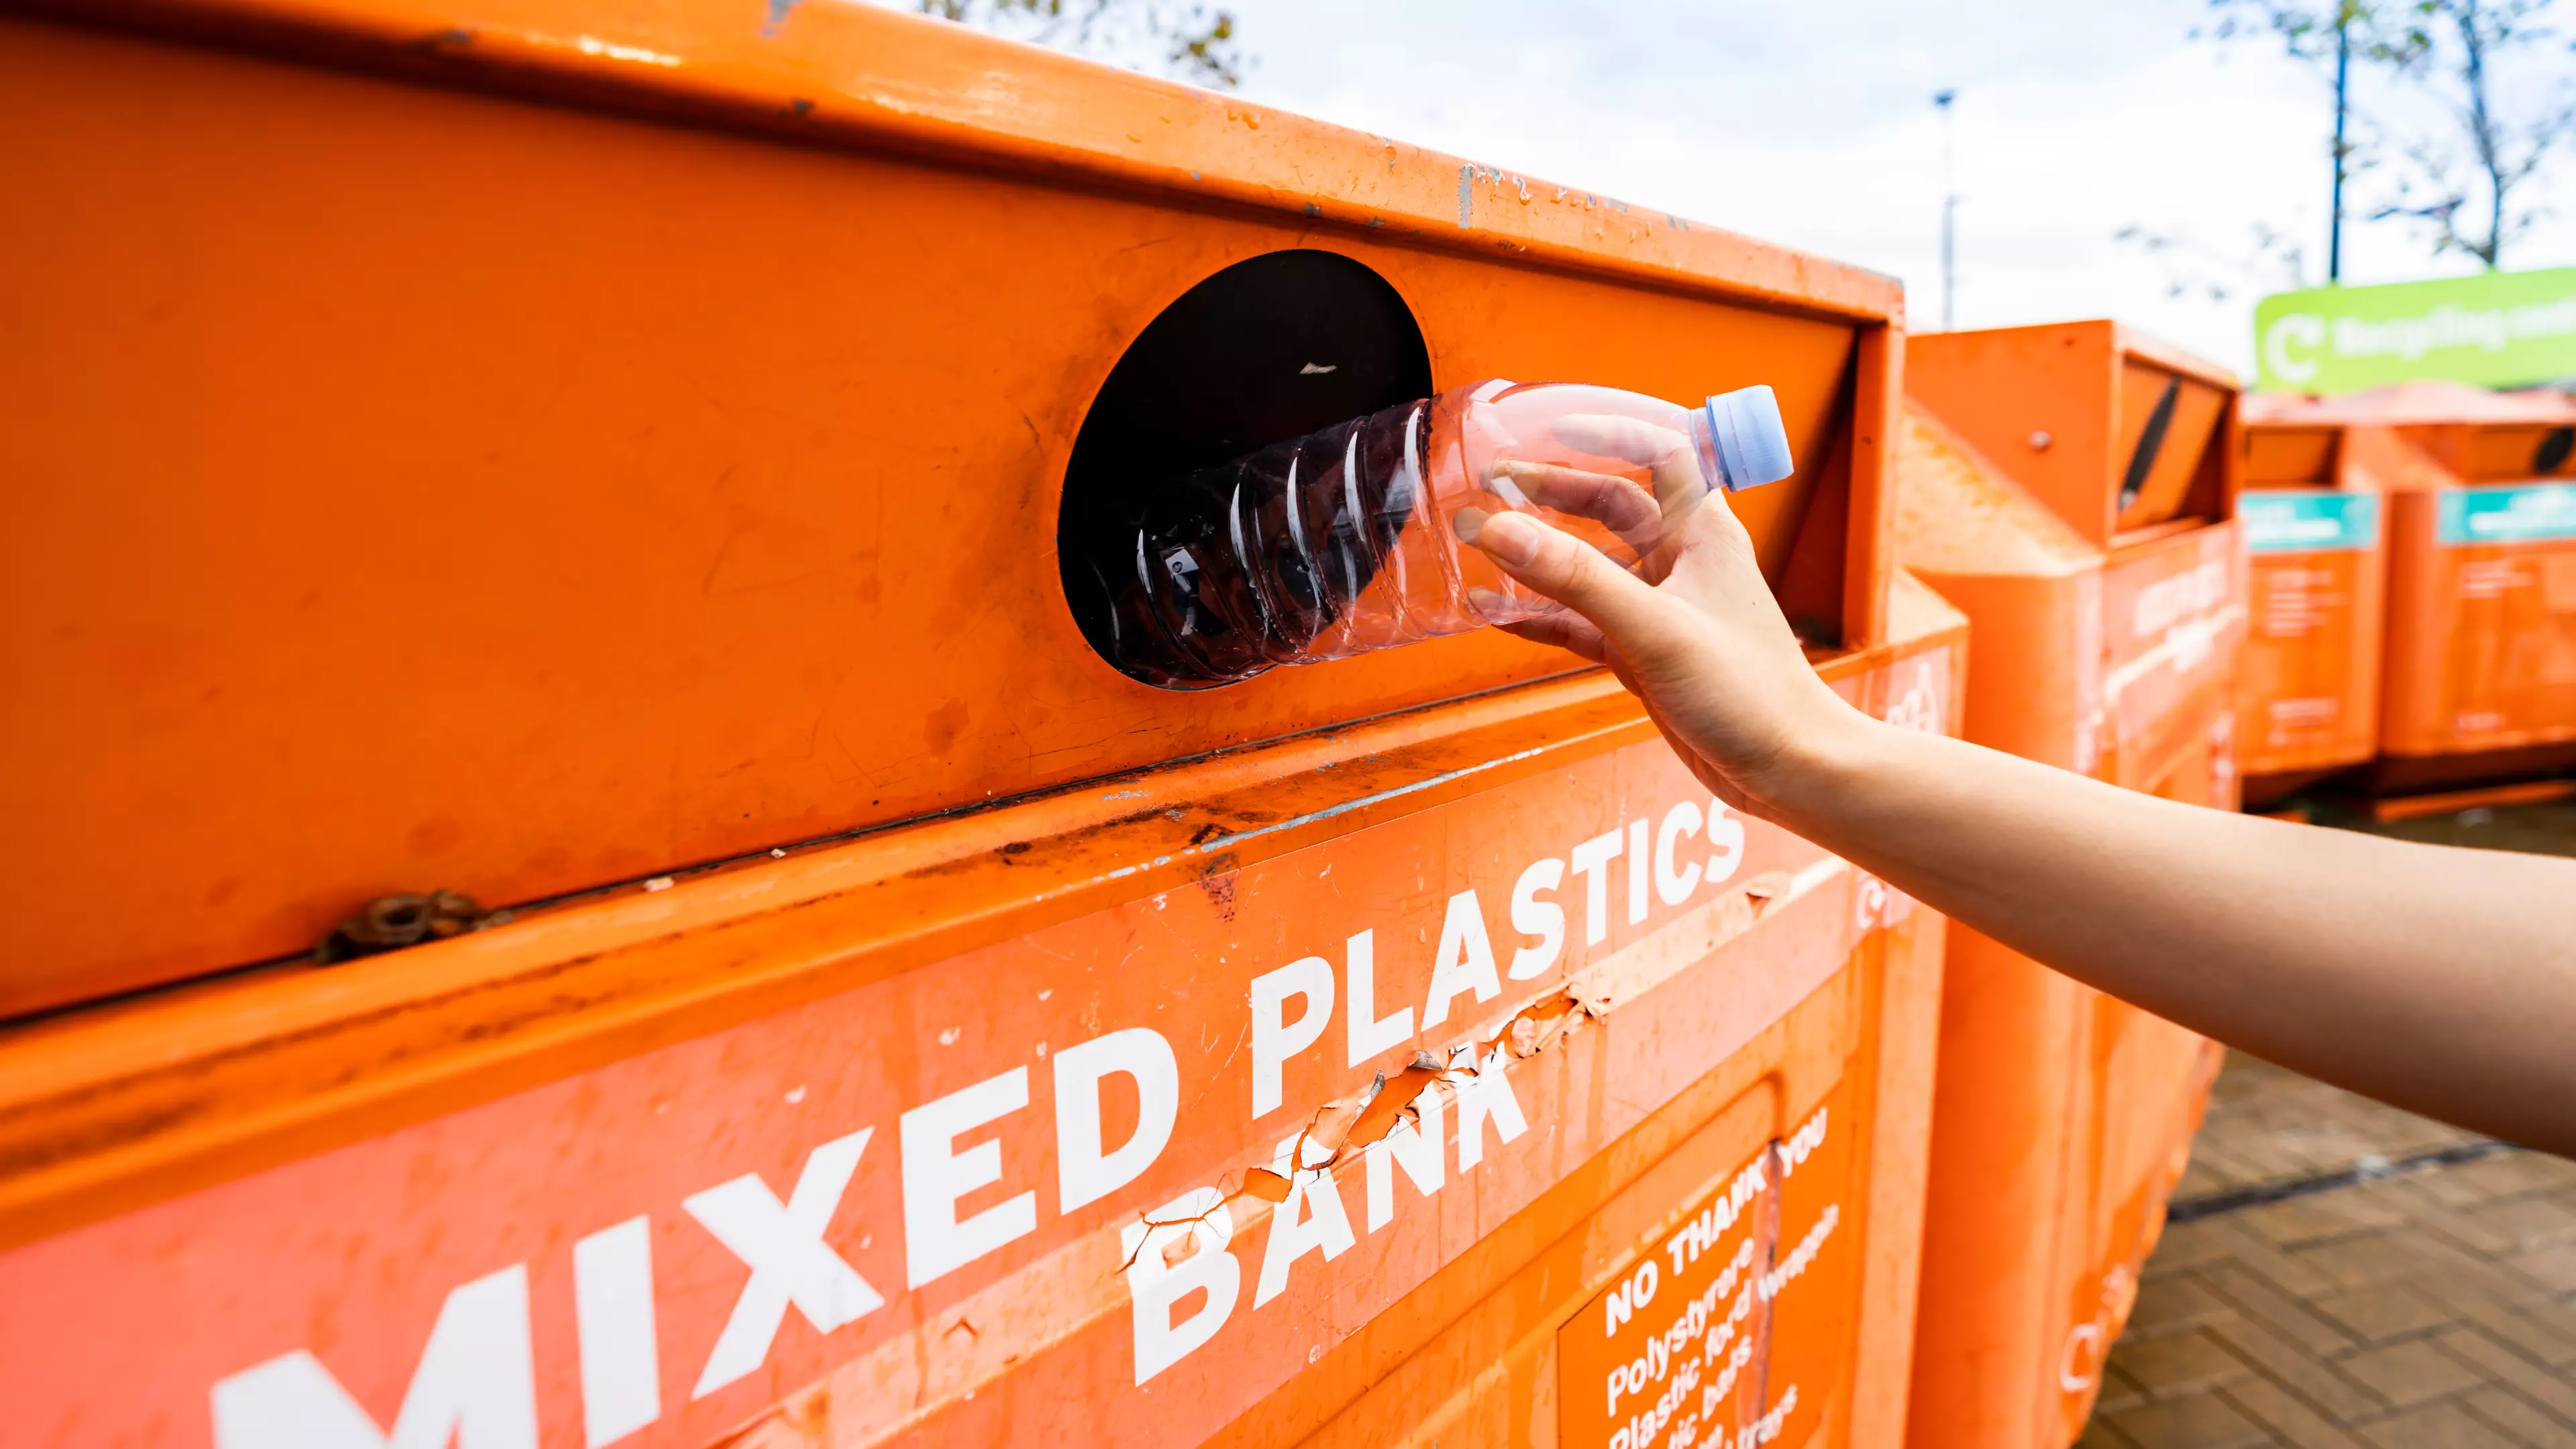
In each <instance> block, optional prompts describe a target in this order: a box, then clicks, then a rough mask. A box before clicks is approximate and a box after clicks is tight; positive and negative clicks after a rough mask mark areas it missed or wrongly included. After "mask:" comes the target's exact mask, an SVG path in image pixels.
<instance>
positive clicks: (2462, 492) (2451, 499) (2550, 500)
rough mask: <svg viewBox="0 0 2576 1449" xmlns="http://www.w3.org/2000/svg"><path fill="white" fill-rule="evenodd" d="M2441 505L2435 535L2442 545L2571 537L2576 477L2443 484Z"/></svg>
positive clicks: (2575, 525)
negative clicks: (2574, 480)
mask: <svg viewBox="0 0 2576 1449" xmlns="http://www.w3.org/2000/svg"><path fill="white" fill-rule="evenodd" d="M2441 506H2442V512H2441V520H2440V525H2439V528H2440V533H2439V537H2440V539H2441V541H2442V544H2443V546H2444V547H2446V548H2456V547H2458V546H2460V545H2461V544H2470V543H2540V542H2544V541H2546V540H2549V539H2556V538H2576V483H2514V484H2507V485H2505V486H2503V487H2497V488H2446V489H2444V490H2442V505H2441Z"/></svg>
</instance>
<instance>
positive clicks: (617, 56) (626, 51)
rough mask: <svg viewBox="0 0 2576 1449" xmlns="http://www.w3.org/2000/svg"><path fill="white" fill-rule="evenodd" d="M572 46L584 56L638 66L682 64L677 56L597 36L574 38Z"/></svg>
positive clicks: (578, 36)
mask: <svg viewBox="0 0 2576 1449" xmlns="http://www.w3.org/2000/svg"><path fill="white" fill-rule="evenodd" d="M572 46H573V49H575V50H578V51H580V52H581V53H582V54H584V55H595V56H600V57H603V58H605V59H608V60H623V61H631V62H633V63H635V64H637V65H658V66H664V67H672V66H677V65H678V64H679V63H680V58H679V57H678V56H676V55H665V54H663V53H662V52H661V51H658V50H646V49H645V48H644V47H642V46H640V45H619V44H617V43H616V42H614V41H609V40H602V39H600V38H599V37H598V36H595V35H577V36H574V37H573V42H572Z"/></svg>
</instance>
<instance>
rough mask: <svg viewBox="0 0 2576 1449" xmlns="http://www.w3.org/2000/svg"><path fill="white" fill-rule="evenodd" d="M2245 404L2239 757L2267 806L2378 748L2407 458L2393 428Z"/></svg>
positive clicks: (2251, 792) (2249, 785) (2249, 792)
mask: <svg viewBox="0 0 2576 1449" xmlns="http://www.w3.org/2000/svg"><path fill="white" fill-rule="evenodd" d="M2240 411H2241V413H2242V415H2243V425H2244V461H2243V464H2242V468H2241V473H2240V480H2239V481H2240V487H2241V491H2240V492H2239V493H2238V494H2237V499H2236V511H2237V526H2238V527H2239V528H2240V529H2241V530H2242V531H2243V533H2244V535H2245V552H2246V599H2247V606H2246V613H2247V619H2246V639H2245V662H2244V673H2243V675H2242V679H2241V687H2240V689H2239V692H2238V698H2237V718H2238V721H2239V735H2238V739H2237V750H2238V761H2237V764H2238V767H2239V769H2240V770H2241V771H2242V772H2243V787H2242V788H2243V792H2244V796H2245V800H2246V803H2248V804H2249V805H2259V804H2264V803H2267V802H2269V801H2273V800H2277V799H2280V798H2282V797H2284V796H2287V795H2289V794H2292V793H2294V792H2296V791H2298V790H2301V789H2305V788H2307V787H2308V786H2310V785H2313V784H2315V783H2317V782H2318V781H2320V780H2323V779H2325V778H2326V777H2328V776H2331V775H2334V774H2336V773H2338V772H2340V771H2344V770H2348V769H2351V768H2353V767H2355V766H2359V765H2366V764H2368V763H2369V762H2370V760H2371V759H2372V757H2373V756H2375V755H2376V754H2378V752H2379V685H2380V643H2381V636H2382V623H2383V620H2384V618H2385V607H2386V606H2385V603H2384V595H2385V593H2386V589H2387V574H2388V550H2387V546H2386V536H2385V533H2384V532H2383V527H2384V520H2385V518H2386V516H2387V505H2386V499H2385V495H2386V494H2387V493H2388V491H2389V490H2390V489H2391V488H2392V487H2394V486H2397V485H2398V484H2399V483H2400V482H2401V481H2402V479H2403V478H2404V476H2405V474H2406V472H2407V469H2406V466H2405V463H2406V460H2405V458H2404V457H2403V454H2402V448H2403V445H2402V444H2401V443H2400V442H2399V440H2398V439H2397V437H2396V436H2395V434H2394V433H2393V432H2391V431H2390V430H2389V429H2387V428H2384V427H2377V426H2372V425H2369V424H2353V425H2338V424H2335V423H2328V422H2319V421H2315V420H2313V419H2303V418H2299V417H2297V416H2296V410H2295V408H2292V409H2283V408H2282V407H2281V406H2280V405H2279V404H2278V403H2277V402H2276V401H2275V399H2273V398H2270V397H2266V396H2253V397H2248V398H2246V399H2245V400H2244V404H2243V406H2242V408H2241V409H2240ZM2285 411H2286V412H2288V413H2289V414H2290V415H2288V416H2283V415H2282V414H2283V413H2284V412H2285Z"/></svg>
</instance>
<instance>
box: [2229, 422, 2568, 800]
mask: <svg viewBox="0 0 2576 1449" xmlns="http://www.w3.org/2000/svg"><path fill="white" fill-rule="evenodd" d="M2266 407H2267V410H2268V411H2269V412H2270V413H2271V414H2273V415H2275V416H2278V417H2279V418H2281V419H2282V421H2283V423H2284V424H2296V425H2301V426H2308V427H2320V426H2325V427H2332V426H2340V427H2343V428H2345V429H2346V430H2347V432H2348V433H2349V434H2352V435H2366V436H2368V437H2369V438H2371V439H2372V442H2373V449H2374V454H2373V456H2374V457H2375V458H2376V459H2377V462H2376V463H2375V465H2374V466H2376V467H2377V468H2378V469H2379V470H2380V471H2381V472H2382V473H2384V474H2385V475H2386V478H2387V482H2386V484H2385V486H2386V487H2387V488H2388V490H2389V498H2388V525H2387V529H2388V615H2387V618H2388V622H2387V630H2386V656H2385V657H2386V686H2385V689H2384V690H2383V694H2382V701H2381V706H2380V727H2379V736H2380V737H2379V761H2378V763H2377V765H2376V766H2375V767H2374V768H2373V770H2372V784H2373V785H2375V786H2376V787H2377V788H2379V789H2382V790H2394V791H2404V790H2414V789H2427V788H2437V787H2441V786H2450V785H2463V784H2469V783H2472V782H2479V781H2493V780H2502V779H2510V778H2512V777H2514V776H2517V775H2529V774H2537V773H2542V772H2546V771H2552V770H2563V769H2566V768H2568V767H2570V766H2576V401H2571V400H2570V399H2569V398H2568V397H2566V396H2565V395H2563V394H2558V393H2549V392H2532V393H2505V394H2498V393H2491V392H2486V391H2483V390H2480V389H2477V388H2471V387H2464V386H2460V385H2458V384H2454V383H2431V382H2417V383H2405V384H2402V385H2399V386H2395V387H2388V388H2380V389H2375V390H2373V391H2370V392H2363V393H2355V394H2352V395H2350V396H2348V397H2341V398H2285V399H2279V400H2269V399H2267V400H2266Z"/></svg>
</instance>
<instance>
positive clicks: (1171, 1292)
mask: <svg viewBox="0 0 2576 1449" xmlns="http://www.w3.org/2000/svg"><path fill="white" fill-rule="evenodd" d="M1146 1217H1147V1219H1148V1220H1149V1221H1150V1222H1152V1223H1153V1224H1155V1226H1152V1227H1148V1226H1147V1225H1146V1224H1145V1223H1129V1224H1128V1225H1127V1226H1126V1227H1125V1228H1123V1229H1121V1230H1120V1231H1119V1235H1118V1248H1119V1251H1120V1252H1121V1253H1123V1254H1125V1255H1126V1261H1127V1296H1128V1298H1129V1299H1130V1301H1131V1303H1132V1306H1133V1307H1134V1310H1135V1312H1134V1315H1133V1316H1134V1318H1135V1340H1136V1382H1138V1383H1140V1384H1141V1383H1143V1382H1145V1381H1146V1380H1147V1379H1150V1378H1152V1377H1154V1376H1155V1375H1156V1374H1159V1373H1161V1372H1162V1371H1163V1370H1165V1369H1167V1368H1170V1367H1171V1366H1172V1365H1174V1364H1176V1363H1179V1362H1180V1361H1181V1360H1182V1359H1184V1358H1186V1357H1188V1356H1189V1355H1190V1354H1192V1353H1195V1352H1197V1351H1198V1350H1199V1349H1201V1348H1203V1347H1205V1346H1206V1345H1207V1342H1208V1340H1210V1339H1212V1338H1214V1337H1216V1332H1217V1330H1218V1329H1220V1328H1223V1327H1225V1321H1226V1319H1227V1318H1228V1317H1229V1316H1230V1315H1232V1314H1233V1312H1234V1305H1235V1301H1236V1300H1237V1299H1238V1298H1240V1297H1242V1296H1243V1265H1242V1264H1241V1263H1239V1262H1237V1261H1236V1260H1235V1256H1234V1254H1232V1253H1230V1252H1228V1251H1226V1244H1227V1243H1228V1242H1230V1241H1232V1239H1233V1237H1234V1219H1233V1217H1232V1216H1230V1215H1229V1214H1228V1213H1227V1212H1226V1210H1225V1201H1224V1197H1223V1195H1222V1194H1220V1193H1219V1192H1218V1191H1217V1190H1216V1189H1215V1188H1212V1187H1202V1188H1198V1189H1196V1190H1194V1191H1192V1192H1190V1193H1188V1194H1187V1195H1185V1196H1183V1197H1180V1198H1178V1199H1175V1200H1174V1201H1171V1202H1168V1203H1165V1204H1163V1205H1162V1206H1161V1207H1159V1208H1156V1209H1154V1211H1152V1212H1151V1213H1148V1214H1147V1215H1146ZM1182 1241H1188V1242H1189V1243H1190V1244H1191V1249H1192V1251H1191V1252H1190V1255H1189V1256H1188V1257H1186V1258H1183V1259H1181V1260H1180V1261H1179V1262H1178V1263H1172V1262H1167V1261H1166V1258H1167V1256H1168V1254H1169V1251H1170V1249H1172V1248H1175V1247H1178V1246H1179V1245H1180V1243H1181V1242H1182ZM1192 1293H1205V1294H1206V1295H1207V1296H1206V1297H1205V1298H1204V1299H1202V1300H1201V1301H1200V1303H1199V1306H1198V1307H1197V1308H1195V1309H1193V1310H1191V1312H1190V1316H1189V1317H1187V1318H1184V1319H1182V1320H1180V1321H1179V1322H1177V1323H1175V1322H1173V1321H1172V1310H1173V1309H1174V1308H1175V1307H1178V1306H1179V1305H1180V1303H1181V1301H1182V1300H1183V1299H1186V1298H1188V1297H1189V1296H1190V1295H1191V1294H1192Z"/></svg>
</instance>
